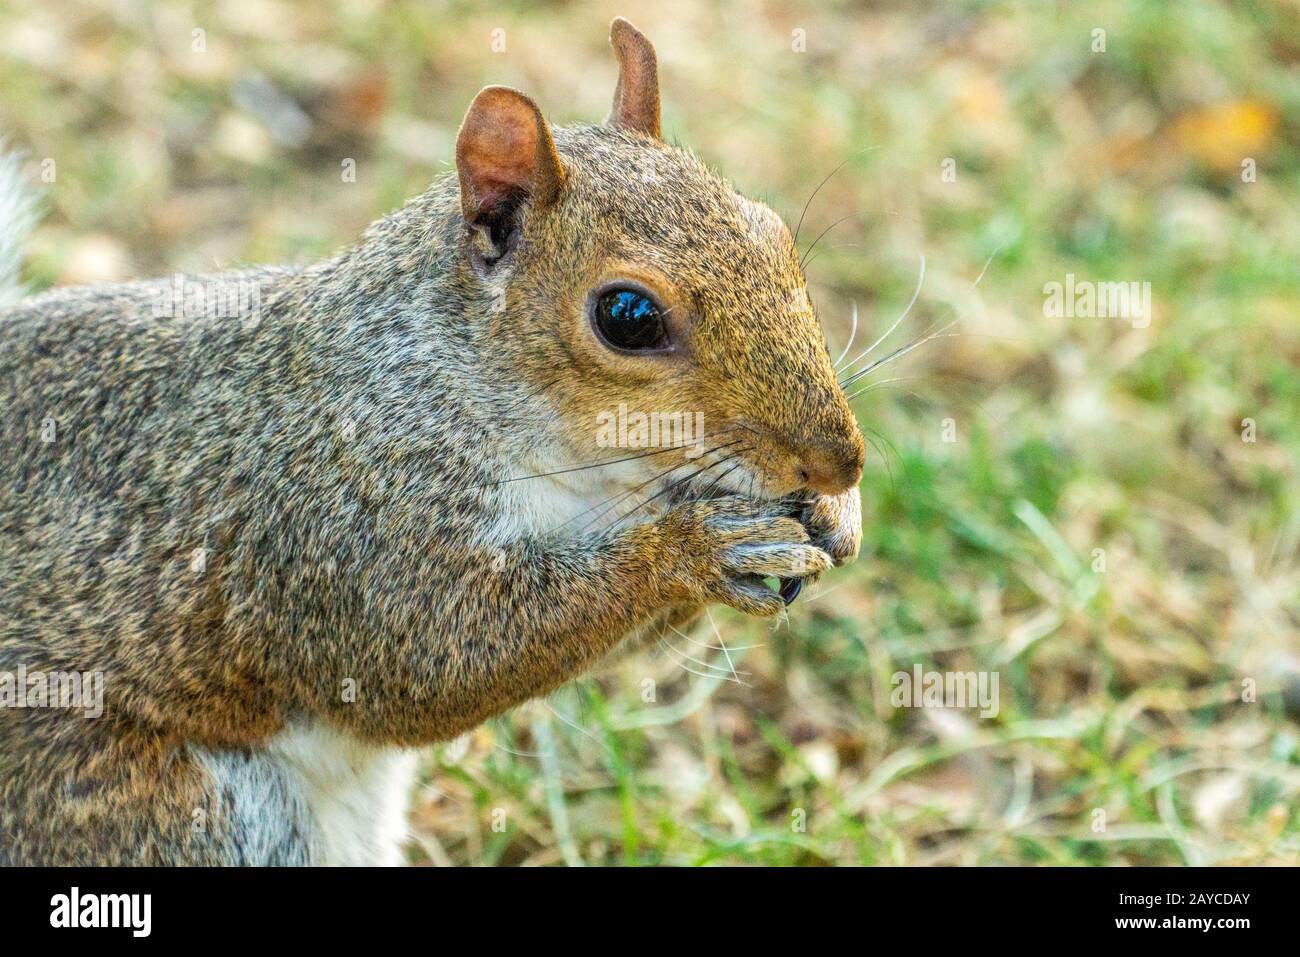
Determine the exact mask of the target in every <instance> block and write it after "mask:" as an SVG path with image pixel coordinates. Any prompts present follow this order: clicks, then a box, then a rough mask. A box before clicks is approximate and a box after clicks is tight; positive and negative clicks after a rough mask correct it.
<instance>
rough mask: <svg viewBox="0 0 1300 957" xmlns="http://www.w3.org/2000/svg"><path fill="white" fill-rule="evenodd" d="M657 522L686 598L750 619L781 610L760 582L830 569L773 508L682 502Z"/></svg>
mask: <svg viewBox="0 0 1300 957" xmlns="http://www.w3.org/2000/svg"><path fill="white" fill-rule="evenodd" d="M663 522H664V523H666V525H667V528H666V531H667V532H668V534H667V536H666V539H665V541H666V545H667V547H668V548H669V549H670V550H671V551H672V552H673V553H674V558H675V561H674V563H673V564H674V565H676V567H677V568H678V569H679V574H680V577H681V580H682V581H684V582H685V584H686V587H687V589H688V591H689V592H690V597H691V598H693V599H695V600H699V601H717V602H722V603H723V604H726V605H730V606H731V607H732V608H735V609H737V610H738V611H743V612H746V613H748V614H751V615H761V616H764V617H769V616H772V615H777V614H779V613H780V612H781V611H782V610H783V609H784V608H785V601H784V600H783V599H782V598H781V596H780V595H779V594H778V593H777V592H775V591H773V590H772V589H771V588H769V587H768V586H767V585H766V584H764V581H763V579H765V578H802V577H804V576H808V575H818V574H820V573H821V572H824V571H826V570H827V569H829V568H831V567H832V566H833V565H834V564H835V561H834V559H833V558H832V557H831V556H830V555H828V554H827V553H826V552H825V551H823V550H822V549H821V548H818V547H817V546H816V545H814V544H812V543H811V541H810V539H809V536H808V532H807V530H806V529H805V528H804V527H803V525H802V524H800V523H799V522H798V521H797V520H795V519H793V518H790V517H789V516H788V515H786V514H784V513H783V511H782V510H781V507H780V506H779V504H776V503H767V504H764V503H757V502H752V501H749V500H746V499H743V498H740V497H732V496H728V497H725V498H718V499H709V500H706V501H702V502H687V503H684V504H682V505H679V506H677V507H676V508H674V509H672V510H671V511H670V512H669V513H668V514H667V515H665V516H664V518H663Z"/></svg>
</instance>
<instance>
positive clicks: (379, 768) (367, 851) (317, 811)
mask: <svg viewBox="0 0 1300 957" xmlns="http://www.w3.org/2000/svg"><path fill="white" fill-rule="evenodd" d="M268 751H269V752H270V753H271V754H272V755H274V756H275V757H277V758H279V759H280V760H281V761H282V762H283V764H284V767H285V769H286V770H287V771H288V772H289V774H290V775H292V776H293V777H294V778H295V779H296V780H297V782H298V784H299V786H300V788H301V791H302V794H303V797H304V798H305V800H306V802H307V806H308V808H309V809H310V810H311V814H312V817H313V818H314V819H315V823H316V825H317V827H318V829H319V834H320V837H321V845H322V849H323V852H324V857H325V859H324V861H322V863H324V864H330V865H342V866H367V865H388V866H392V865H397V864H401V863H402V844H403V843H404V842H405V840H406V836H407V825H406V809H407V802H408V801H409V799H410V794H411V790H412V788H413V786H414V784H415V765H416V757H417V756H416V753H415V752H414V751H408V750H404V749H401V748H391V747H383V746H379V745H373V744H369V743H366V742H362V741H358V740H357V739H356V738H353V737H350V736H349V735H346V734H344V733H342V732H339V731H335V730H333V729H331V728H328V727H326V726H324V725H317V724H312V725H298V726H294V727H291V728H288V729H286V730H285V731H283V732H281V733H280V734H279V735H277V736H276V737H275V738H274V739H273V740H272V741H271V743H270V744H269V745H268Z"/></svg>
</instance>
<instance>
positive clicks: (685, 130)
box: [0, 0, 1300, 865]
mask: <svg viewBox="0 0 1300 957" xmlns="http://www.w3.org/2000/svg"><path fill="white" fill-rule="evenodd" d="M151 8H152V9H150V10H147V11H146V10H145V9H140V10H138V11H136V12H126V8H122V7H121V6H120V5H118V4H111V3H108V2H103V0H68V2H66V3H62V4H59V5H57V9H55V8H54V7H51V6H50V5H48V4H42V3H39V2H37V0H9V3H8V5H7V8H6V10H5V11H3V12H0V38H3V39H0V49H3V51H4V56H3V57H0V88H3V90H4V91H5V92H4V95H3V96H2V97H0V128H2V129H3V130H5V131H6V132H8V133H9V134H10V135H11V136H12V138H13V140H14V141H16V142H17V143H18V144H19V145H21V146H23V147H24V148H25V149H27V151H28V152H29V154H30V155H31V157H32V159H33V171H34V172H35V171H37V170H38V169H39V166H38V165H37V163H38V161H39V160H41V159H43V158H52V159H54V160H55V161H56V164H57V171H58V173H57V179H56V181H55V182H54V183H52V184H50V186H49V187H48V205H49V215H48V217H47V220H46V224H45V225H44V227H43V228H42V230H41V231H40V233H39V235H38V236H37V237H36V243H35V258H34V262H33V267H32V275H33V278H34V280H35V281H36V282H37V284H39V285H49V284H54V283H66V282H75V281H87V280H97V279H111V278H121V277H127V276H132V275H143V274H151V273H152V274H158V273H166V272H171V271H175V270H183V269H195V270H207V269H211V268H212V267H214V266H228V265H234V264H237V263H240V262H248V261H257V262H267V261H277V260H295V259H304V258H310V257H312V256H315V255H319V254H321V253H323V252H325V251H328V250H329V249H332V248H334V247H335V246H337V245H339V244H341V243H343V242H346V241H348V240H349V239H350V238H351V237H353V236H355V235H356V234H357V233H358V231H359V230H360V228H361V227H362V226H363V225H364V224H365V223H366V222H367V221H369V220H370V219H371V218H373V217H374V216H376V215H379V214H380V213H382V212H384V211H386V210H387V209H389V208H391V207H392V206H394V205H396V204H397V203H398V202H400V201H401V199H402V198H403V197H405V196H407V195H411V194H413V193H415V192H417V191H419V190H420V189H422V188H423V185H424V184H425V183H426V182H427V181H428V179H429V178H430V177H431V176H433V175H436V174H437V173H439V172H442V171H444V170H446V169H448V168H449V167H448V163H449V161H450V159H451V153H452V148H451V147H452V143H453V139H454V134H455V128H456V124H457V122H458V120H459V117H460V115H461V113H462V111H463V109H464V107H465V105H466V104H467V103H468V102H469V99H470V98H471V96H472V95H473V92H474V91H475V90H476V89H477V88H478V87H479V86H481V85H483V84H485V83H488V82H504V83H508V84H511V85H516V86H519V87H521V88H523V89H525V90H527V91H529V92H530V93H532V94H534V95H535V96H536V97H537V99H538V101H539V102H540V103H541V104H542V106H543V108H544V109H545V110H547V112H548V114H549V115H550V116H551V118H552V119H553V120H555V121H557V122H569V121H576V120H581V121H591V120H594V119H596V118H598V117H600V116H603V115H604V112H605V110H606V109H607V101H608V98H609V95H610V93H611V91H612V87H613V76H614V70H613V64H612V59H611V57H610V55H609V54H608V52H607V50H606V49H605V41H604V35H605V26H606V25H607V22H608V20H609V18H610V16H612V15H613V14H615V13H625V14H626V15H628V16H629V17H630V18H632V19H633V20H634V22H636V23H637V24H638V25H639V26H641V27H642V29H644V30H645V31H646V32H647V34H648V35H650V36H651V38H652V39H653V40H654V41H655V42H656V43H657V45H658V47H659V52H660V59H661V71H662V74H663V82H664V102H665V127H666V130H667V131H668V133H669V134H670V135H672V136H675V137H676V138H678V139H680V141H682V142H683V143H687V144H690V145H691V147H692V148H694V149H695V150H696V151H697V152H698V153H700V155H702V156H703V157H705V158H706V159H707V160H708V161H710V162H711V163H714V164H715V165H717V166H718V167H719V168H720V169H722V170H723V171H725V172H726V173H727V174H728V175H729V176H730V177H731V178H732V179H733V181H734V182H735V183H736V184H737V186H738V188H740V189H741V190H742V191H744V192H747V193H750V194H752V195H756V196H760V197H762V198H765V199H767V200H768V201H769V202H770V203H772V205H773V206H774V207H775V208H777V209H778V210H779V211H781V212H782V213H783V214H785V215H786V217H787V219H788V220H789V221H791V222H794V221H795V220H797V219H798V218H799V211H800V209H801V208H802V207H803V204H804V202H805V200H806V199H807V198H808V196H809V194H810V193H811V192H812V191H813V190H814V188H815V187H816V186H817V184H818V183H819V182H821V181H822V179H823V177H826V176H827V174H829V173H831V171H832V170H834V169H836V167H837V165H839V164H843V165H842V167H841V168H840V169H839V171H838V172H836V173H835V174H834V175H833V176H831V178H830V179H829V180H827V182H826V184H825V186H824V187H823V188H822V189H821V191H820V192H819V193H818V195H817V197H816V199H815V200H814V201H813V202H812V204H811V205H810V207H809V209H808V213H807V216H806V219H805V222H804V225H803V229H802V236H801V245H802V244H804V243H807V242H810V241H811V240H812V239H813V237H815V236H817V235H818V234H820V233H822V232H823V230H826V229H827V228H828V227H832V224H836V223H837V221H839V220H841V219H843V221H842V222H839V223H838V224H837V225H834V226H833V228H831V230H830V232H828V233H827V234H826V235H825V237H824V238H823V239H821V240H820V242H819V244H818V250H817V252H816V253H815V254H814V255H813V257H812V259H811V261H810V266H809V277H810V284H811V289H812V293H813V296H814V301H815V302H816V303H817V305H818V308H819V311H820V312H821V314H822V316H823V319H824V322H825V324H826V326H827V333H828V338H829V340H830V342H831V346H832V351H833V353H834V354H838V351H839V349H840V348H842V346H843V344H844V342H845V339H846V338H847V335H848V316H849V314H850V310H851V308H852V305H853V304H854V303H856V305H857V308H858V310H859V313H860V316H861V317H862V320H863V329H862V330H860V333H859V340H858V341H859V344H860V347H862V346H865V344H866V343H867V342H870V341H871V340H873V339H875V337H876V336H877V335H879V334H880V332H883V331H884V330H885V329H886V328H887V327H888V325H889V324H890V323H891V322H892V321H893V320H894V318H896V317H897V316H898V315H899V314H900V313H902V311H903V310H904V309H905V308H906V306H907V304H908V302H909V300H910V299H911V298H912V295H913V292H914V290H915V288H916V283H917V276H918V270H919V263H920V260H921V257H922V256H924V257H925V262H926V270H925V281H924V284H923V285H922V287H921V292H920V295H919V296H918V298H917V302H916V305H915V306H914V308H913V309H912V311H911V313H910V314H909V315H908V317H907V319H906V320H905V321H904V322H903V323H902V324H901V325H900V328H899V329H898V331H897V332H896V333H895V335H894V336H893V337H891V338H890V340H888V342H887V343H886V344H885V345H883V346H882V347H881V349H880V350H878V352H883V351H884V350H886V349H889V348H891V347H898V346H902V345H905V344H907V343H908V342H910V341H912V340H913V339H915V338H916V337H918V336H920V335H921V334H922V333H923V332H924V331H925V330H926V329H929V328H931V327H934V326H936V325H942V324H943V323H947V322H948V321H950V320H951V319H954V318H957V319H959V322H958V324H957V326H956V327H954V328H953V330H952V332H953V333H956V334H958V335H956V336H955V337H949V338H942V339H937V340H935V341H933V342H930V343H927V344H926V345H925V346H923V347H920V348H918V349H917V350H916V351H914V352H911V353H909V354H907V355H906V356H904V357H902V358H900V359H899V360H898V361H896V362H893V363H890V364H887V365H885V366H883V367H882V368H881V369H879V370H878V371H877V372H875V373H873V374H872V375H871V376H870V377H868V380H866V381H869V382H873V383H879V382H883V380H894V379H898V380H900V381H890V382H884V383H883V384H882V385H880V386H879V387H878V388H873V389H872V390H871V391H869V392H866V393H865V394H863V395H862V396H861V397H860V398H858V399H857V400H856V407H857V408H858V410H859V412H860V416H861V419H862V421H863V424H864V426H866V427H868V428H869V429H870V430H872V431H871V433H870V434H871V435H872V438H873V440H874V442H875V443H876V445H877V446H878V450H877V452H876V454H874V455H873V456H872V458H871V461H870V462H869V465H868V470H867V474H866V476H865V477H864V479H863V495H864V505H865V512H866V514H865V519H864V522H865V541H866V546H865V548H864V554H863V556H862V558H861V559H860V560H859V562H858V563H857V564H856V565H854V566H852V567H850V568H848V569H845V570H841V571H838V572H836V573H832V574H831V575H829V576H827V577H826V579H825V581H824V583H823V584H822V585H821V586H820V589H819V590H818V591H816V592H814V593H813V594H811V595H807V597H805V598H802V599H800V601H799V602H798V603H796V604H795V605H794V606H793V608H792V609H791V611H790V615H789V619H788V621H786V622H784V623H782V624H781V625H780V626H778V627H776V628H775V629H773V628H770V627H767V626H764V625H758V624H755V623H753V622H749V621H745V620H741V619H740V618H739V617H738V616H734V615H731V614H730V613H728V612H726V611H721V610H715V611H714V612H713V622H714V623H715V624H716V627H713V626H710V625H709V624H708V623H706V627H704V628H703V629H701V630H699V631H697V632H693V633H691V634H690V635H678V634H670V635H669V636H668V639H669V640H666V641H665V642H664V643H662V644H661V645H660V646H659V647H657V648H655V649H654V650H653V651H652V652H650V653H649V654H638V655H634V656H630V657H628V658H626V659H624V660H622V661H620V662H619V663H618V664H617V665H615V666H613V667H612V668H611V669H610V670H608V671H607V672H604V673H602V674H600V675H598V676H595V677H591V678H587V679H584V680H582V681H580V682H577V683H575V684H573V685H572V686H570V687H568V688H566V689H564V690H563V691H562V692H560V693H558V694H556V695H555V696H553V697H552V698H551V699H550V700H548V701H544V702H536V703H534V704H532V705H529V706H527V707H525V708H522V709H519V711H517V712H516V713H514V714H511V715H509V716H507V717H505V718H503V719H499V720H497V721H494V722H491V723H490V724H489V725H487V726H485V727H483V728H480V729H479V730H477V731H476V732H474V733H473V734H471V735H469V736H467V737H466V738H465V739H463V740H461V741H458V742H455V743H453V744H449V745H446V746H443V747H440V748H437V749H434V751H433V752H432V753H431V754H430V755H429V758H428V760H427V762H426V768H425V774H424V777H423V782H422V785H423V786H422V792H421V794H420V795H419V797H418V799H417V802H416V806H415V809H414V816H413V823H414V825H415V831H416V835H417V840H416V841H415V842H414V844H413V846H412V849H411V853H412V859H413V860H415V861H418V862H433V863H457V864H463V863H472V864H524V863H528V864H562V863H569V864H576V863H589V864H622V865H653V864H770V865H820V864H842V863H860V864H906V865H927V864H1070V865H1122V864H1175V865H1176V864H1188V863H1211V864H1261V863H1291V864H1294V863H1297V862H1300V812H1297V807H1296V805H1297V795H1298V794H1300V733H1298V729H1297V723H1296V717H1297V714H1298V713H1300V677H1298V675H1300V640H1298V638H1300V627H1298V620H1297V619H1298V617H1300V616H1298V615H1297V609H1298V608H1300V567H1298V565H1297V547H1298V545H1300V519H1298V518H1297V515H1298V514H1300V508H1298V507H1297V506H1298V504H1300V503H1298V501H1297V499H1298V498H1300V485H1298V483H1297V464H1298V458H1300V371H1298V370H1300V322H1297V319H1298V318H1300V269H1297V260H1296V250H1297V249H1300V241H1298V240H1300V210H1298V209H1297V197H1300V164H1298V163H1297V156H1296V142H1297V133H1298V132H1300V83H1297V78H1298V75H1300V42H1297V40H1296V39H1295V37H1294V31H1290V32H1288V31H1286V30H1285V29H1284V25H1285V23H1286V22H1287V18H1288V17H1291V18H1294V14H1295V10H1294V6H1293V5H1291V4H1288V3H1285V2H1277V3H1264V2H1242V3H1232V4H1228V3H1204V2H1196V3H1192V2H1187V3H1156V2H1143V0H1127V2H1122V3H1121V2H1109V3H1101V4H1096V5H1089V9H1088V10H1087V11H1086V12H1084V11H1080V10H1079V9H1077V8H1076V6H1075V5H1067V4H1064V3H1061V4H1052V3H1030V2H1001V3H999V2H994V3H973V2H972V3H955V4H946V5H920V6H917V5H912V4H886V5H883V6H872V7H870V8H865V7H863V6H861V5H859V4H851V3H843V2H836V3H829V4H801V3H783V4H771V5H757V4H750V3H740V2H724V3H722V4H718V5H704V4H655V5H653V6H652V5H641V4H634V3H625V4H621V5H618V6H615V5H611V4H605V3H599V4H595V5H584V6H583V7H573V8H568V7H558V6H556V7H553V6H549V5H545V6H533V5H525V4H513V5H511V4H507V5H504V6H502V5H494V6H493V8H492V9H491V10H489V11H483V10H481V9H479V8H475V7H471V6H469V5H462V4H445V3H444V4H426V3H418V4H417V3H415V2H408V0H402V2H396V3H392V4H387V5H382V6H381V5H378V4H374V5H370V4H355V3H350V4H342V3H338V4H326V5H315V4H298V3H290V2H287V0H230V2H226V3H221V4H216V5H209V4H196V5H194V8H193V11H194V12H193V13H191V12H190V6H189V5H188V4H182V3H170V2H164V3H156V4H152V5H151ZM132 10H135V8H132ZM196 25H197V26H199V27H202V28H203V29H205V30H206V34H205V37H206V52H204V53H195V52H193V51H192V49H191V42H192V30H193V29H194V28H195V27H196ZM496 28H502V29H504V30H505V34H504V36H505V39H506V49H505V51H504V52H500V53H497V52H493V50H492V47H491V45H490V44H491V42H492V30H494V29H496ZM1096 29H1103V30H1105V50H1104V52H1100V51H1095V50H1094V45H1095V44H1096V42H1097V35H1096V34H1095V33H1094V31H1095V30H1096ZM796 30H803V31H805V34H804V36H805V39H806V52H802V53H797V52H794V51H793V50H792V49H791V44H792V42H793V41H794V40H795V37H796V35H795V34H794V33H793V31H796ZM254 74H257V75H260V76H262V77H265V78H267V79H268V80H269V84H270V88H271V89H272V90H278V91H279V93H278V94H277V93H272V94H265V93H263V94H260V96H261V99H260V100H259V99H258V95H254V96H252V98H251V99H250V98H249V96H242V97H241V96H237V95H236V91H237V90H239V89H254V90H257V89H264V87H258V86H257V85H256V84H253V86H251V87H250V86H249V82H250V81H249V77H250V76H253V75H254ZM241 84H243V86H241ZM268 96H269V97H270V99H269V100H268V99H267V97H268ZM277 97H280V98H283V101H288V102H291V103H294V104H297V105H298V106H299V107H300V108H301V109H302V110H303V111H304V113H305V114H306V115H307V116H308V117H309V119H310V120H311V124H310V131H309V133H308V134H307V135H306V137H305V138H304V139H302V140H301V141H299V142H296V143H293V144H286V143H284V142H280V141H277V139H276V137H275V132H276V127H275V124H274V123H272V122H270V121H268V120H267V119H266V118H265V116H266V115H267V114H265V110H266V109H267V108H268V102H269V103H270V104H271V105H275V104H277V103H278V104H280V105H283V101H282V100H281V99H277ZM241 102H242V103H244V104H246V105H240V104H241ZM248 104H251V106H250V105H248ZM259 110H262V111H263V114H259ZM348 157H351V158H354V159H355V160H356V161H357V169H358V177H357V182H355V183H346V184H345V183H343V182H341V179H340V176H339V167H340V163H341V162H342V160H343V159H344V158H348ZM946 160H951V161H952V162H951V163H950V164H947V165H945V161H946ZM1247 161H1253V164H1254V171H1255V175H1254V177H1253V181H1251V180H1249V179H1243V166H1242V164H1243V162H1247ZM945 170H948V171H950V172H952V173H955V176H947V177H945V175H944V173H945ZM845 217H848V218H845ZM1067 274H1073V275H1074V276H1075V277H1076V278H1077V279H1080V280H1091V281H1101V282H1112V281H1115V282H1118V281H1136V282H1149V283H1150V284H1151V290H1152V297H1153V303H1154V315H1153V317H1152V319H1151V322H1150V324H1149V326H1146V327H1145V328H1142V327H1135V325H1134V324H1133V323H1131V322H1124V321H1119V320H1113V319H1087V318H1067V317H1060V318H1056V317H1052V316H1050V315H1048V314H1046V313H1045V310H1044V298H1045V295H1044V286H1045V284H1047V283H1051V282H1065V280H1066V276H1067ZM1246 420H1249V422H1250V423H1253V434H1252V433H1251V432H1250V430H1251V428H1252V425H1250V424H1244V423H1245V422H1246ZM1243 433H1245V434H1247V435H1249V436H1250V437H1251V438H1253V441H1245V440H1243ZM949 439H951V441H949ZM916 664H920V665H921V666H923V667H924V668H925V669H932V670H940V671H983V672H996V673H997V674H998V676H999V681H1000V706H1001V707H1000V710H999V712H998V714H997V715H996V717H992V718H985V719H981V718H979V717H978V715H977V714H976V712H974V711H969V710H967V711H959V710H935V709H925V708H921V709H904V708H897V707H894V706H892V705H891V702H890V691H891V676H892V675H893V674H894V673H895V672H898V671H906V672H910V671H911V669H912V668H913V666H914V665H916Z"/></svg>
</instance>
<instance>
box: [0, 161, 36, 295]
mask: <svg viewBox="0 0 1300 957" xmlns="http://www.w3.org/2000/svg"><path fill="white" fill-rule="evenodd" d="M36 220H37V194H36V193H35V192H34V191H33V190H31V189H30V188H29V187H28V185H27V183H26V182H25V181H24V179H23V174H22V157H21V156H20V155H19V154H17V153H12V152H9V151H8V150H6V149H5V144H4V142H3V141H0V306H3V305H8V304H9V303H12V302H16V301H17V300H18V299H21V298H22V297H23V295H24V294H25V292H26V290H25V289H24V287H23V284H22V280H21V275H22V265H23V248H24V246H25V245H26V243H27V237H28V235H29V234H30V233H31V231H32V228H33V227H34V226H35V225H36Z"/></svg>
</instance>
